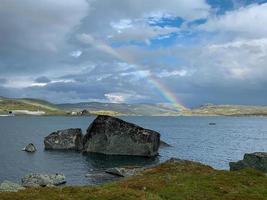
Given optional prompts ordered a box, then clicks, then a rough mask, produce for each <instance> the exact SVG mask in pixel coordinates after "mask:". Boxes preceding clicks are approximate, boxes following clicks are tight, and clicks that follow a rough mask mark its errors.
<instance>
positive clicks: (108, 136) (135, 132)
mask: <svg viewBox="0 0 267 200" xmlns="http://www.w3.org/2000/svg"><path fill="white" fill-rule="evenodd" d="M44 145H45V149H47V150H82V151H83V152H88V153H101V154H107V155H127V156H143V157H153V156H156V155H158V149H159V146H160V134H159V133H158V132H156V131H152V130H149V129H145V128H142V127H140V126H137V125H135V124H132V123H128V122H125V121H123V120H121V119H118V118H115V117H111V116H105V115H100V116H98V117H97V118H96V119H95V120H94V121H93V122H92V123H91V125H90V126H89V128H88V129H87V133H86V135H85V136H83V135H82V131H81V129H67V130H60V131H56V132H54V133H51V134H50V135H48V136H47V137H45V139H44Z"/></svg>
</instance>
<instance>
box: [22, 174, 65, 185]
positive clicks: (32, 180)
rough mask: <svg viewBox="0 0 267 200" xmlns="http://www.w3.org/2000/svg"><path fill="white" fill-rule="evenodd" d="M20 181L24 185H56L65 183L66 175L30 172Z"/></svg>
mask: <svg viewBox="0 0 267 200" xmlns="http://www.w3.org/2000/svg"><path fill="white" fill-rule="evenodd" d="M21 182H22V186H24V187H40V186H41V187H46V186H51V185H54V186H58V185H62V184H65V183H66V177H65V176H64V175H63V174H37V173H32V174H28V175H26V176H24V177H23V178H22V179H21Z"/></svg>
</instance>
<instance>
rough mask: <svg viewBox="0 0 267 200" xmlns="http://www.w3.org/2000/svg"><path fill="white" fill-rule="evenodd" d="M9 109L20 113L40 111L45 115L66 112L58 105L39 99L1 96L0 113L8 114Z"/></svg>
mask: <svg viewBox="0 0 267 200" xmlns="http://www.w3.org/2000/svg"><path fill="white" fill-rule="evenodd" d="M9 111H13V112H17V113H19V114H27V112H26V111H28V112H29V113H31V112H40V113H43V114H44V115H61V114H65V112H63V111H62V110H60V108H58V107H57V106H56V105H54V104H52V103H50V102H47V101H44V100H39V99H28V98H25V99H11V98H5V97H0V114H8V112H9Z"/></svg>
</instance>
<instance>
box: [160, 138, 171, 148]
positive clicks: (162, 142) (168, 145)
mask: <svg viewBox="0 0 267 200" xmlns="http://www.w3.org/2000/svg"><path fill="white" fill-rule="evenodd" d="M164 147H171V145H170V144H168V143H166V142H164V141H162V140H160V148H164Z"/></svg>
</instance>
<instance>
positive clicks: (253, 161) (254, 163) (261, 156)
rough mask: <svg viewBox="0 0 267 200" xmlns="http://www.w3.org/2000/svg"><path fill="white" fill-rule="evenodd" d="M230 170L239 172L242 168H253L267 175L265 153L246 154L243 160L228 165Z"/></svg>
mask: <svg viewBox="0 0 267 200" xmlns="http://www.w3.org/2000/svg"><path fill="white" fill-rule="evenodd" d="M229 166H230V170H232V171H234V170H241V169H244V168H253V169H257V170H260V171H262V172H265V173H267V153H265V152H255V153H246V154H245V155H244V158H243V160H240V161H237V162H230V163H229Z"/></svg>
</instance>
